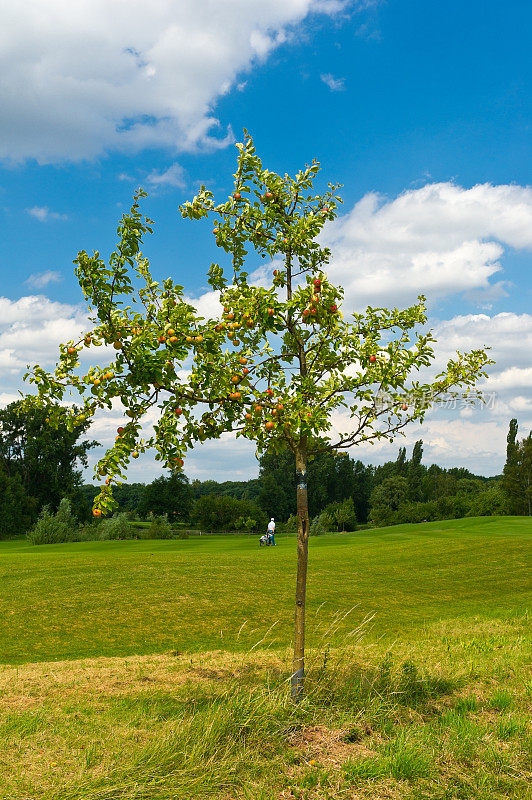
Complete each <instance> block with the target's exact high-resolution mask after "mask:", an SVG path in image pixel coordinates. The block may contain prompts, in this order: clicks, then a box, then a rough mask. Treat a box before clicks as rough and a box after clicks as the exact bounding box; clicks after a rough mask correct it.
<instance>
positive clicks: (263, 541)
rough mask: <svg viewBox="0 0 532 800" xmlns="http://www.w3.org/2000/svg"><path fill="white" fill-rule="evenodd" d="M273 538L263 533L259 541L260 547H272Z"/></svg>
mask: <svg viewBox="0 0 532 800" xmlns="http://www.w3.org/2000/svg"><path fill="white" fill-rule="evenodd" d="M271 544H272V537H271V534H269V533H263V534H262V536H261V537H260V539H259V547H271Z"/></svg>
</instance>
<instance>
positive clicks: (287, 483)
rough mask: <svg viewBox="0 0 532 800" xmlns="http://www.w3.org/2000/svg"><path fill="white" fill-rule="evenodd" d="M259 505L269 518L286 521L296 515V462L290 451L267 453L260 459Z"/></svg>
mask: <svg viewBox="0 0 532 800" xmlns="http://www.w3.org/2000/svg"><path fill="white" fill-rule="evenodd" d="M259 463H260V468H259V480H260V491H259V497H258V503H259V505H260V507H261V508H262V510H263V511H264V513H265V514H266V516H267V517H268V518H270V517H275V518H276V519H278V520H281V521H283V522H284V521H286V520H287V519H288V517H290V516H291V515H292V514H295V513H296V510H297V509H296V497H295V493H294V475H295V470H296V466H295V465H296V460H295V456H294V454H293V453H291V452H290V451H289V450H288V449H286V450H283V451H281V452H279V453H274V452H271V451H266V452H265V453H263V455H262V456H261V458H260V462H259Z"/></svg>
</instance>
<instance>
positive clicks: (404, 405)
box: [401, 403, 408, 411]
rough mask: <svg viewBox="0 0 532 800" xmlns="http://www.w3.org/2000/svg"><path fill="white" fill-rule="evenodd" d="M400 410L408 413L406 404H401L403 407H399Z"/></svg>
mask: <svg viewBox="0 0 532 800" xmlns="http://www.w3.org/2000/svg"><path fill="white" fill-rule="evenodd" d="M401 409H402V410H403V411H408V406H407V404H406V403H403V405H402V406H401Z"/></svg>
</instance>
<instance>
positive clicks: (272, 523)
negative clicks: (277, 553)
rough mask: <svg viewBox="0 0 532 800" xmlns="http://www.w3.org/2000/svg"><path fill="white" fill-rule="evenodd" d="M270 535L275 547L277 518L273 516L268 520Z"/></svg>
mask: <svg viewBox="0 0 532 800" xmlns="http://www.w3.org/2000/svg"><path fill="white" fill-rule="evenodd" d="M268 537H269V539H270V544H272V545H273V546H274V547H275V520H274V518H273V517H272V518H271V520H270V521H269V522H268Z"/></svg>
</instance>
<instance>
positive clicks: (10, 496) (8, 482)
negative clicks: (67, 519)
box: [0, 461, 38, 539]
mask: <svg viewBox="0 0 532 800" xmlns="http://www.w3.org/2000/svg"><path fill="white" fill-rule="evenodd" d="M37 510H38V509H37V501H36V500H35V498H34V497H30V496H29V495H28V493H27V492H26V490H25V488H24V486H23V484H22V479H21V477H20V475H19V474H18V473H15V474H14V475H9V474H8V472H7V469H6V467H5V465H4V464H3V463H2V462H1V461H0V539H5V538H8V537H10V536H21V535H22V534H24V533H26V531H27V530H28V528H29V527H30V525H31V524H32V522H33V520H34V519H35V518H36V516H37Z"/></svg>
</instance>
